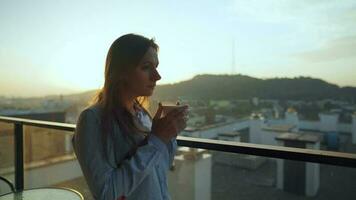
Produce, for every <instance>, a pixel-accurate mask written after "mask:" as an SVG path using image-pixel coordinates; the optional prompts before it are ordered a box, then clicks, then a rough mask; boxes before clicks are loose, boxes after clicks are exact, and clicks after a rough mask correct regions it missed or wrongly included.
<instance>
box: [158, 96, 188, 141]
mask: <svg viewBox="0 0 356 200" xmlns="http://www.w3.org/2000/svg"><path fill="white" fill-rule="evenodd" d="M162 111H163V107H162V104H161V103H159V104H158V110H157V112H156V114H155V116H154V118H153V121H152V129H151V131H152V134H155V135H156V136H157V137H159V138H160V139H161V140H162V141H163V142H165V143H168V142H169V141H170V140H171V139H172V138H173V137H176V136H177V135H178V133H179V132H181V131H182V130H184V129H185V127H186V126H187V111H188V106H184V109H174V110H172V111H171V112H169V113H168V114H167V115H166V116H164V117H162V118H161V114H162Z"/></svg>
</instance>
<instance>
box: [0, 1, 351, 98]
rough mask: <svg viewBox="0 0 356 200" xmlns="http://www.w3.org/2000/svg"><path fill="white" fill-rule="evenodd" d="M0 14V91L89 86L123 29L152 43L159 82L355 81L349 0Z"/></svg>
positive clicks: (54, 5) (46, 4) (88, 6)
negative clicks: (204, 78) (209, 78)
mask: <svg viewBox="0 0 356 200" xmlns="http://www.w3.org/2000/svg"><path fill="white" fill-rule="evenodd" d="M0 11H1V12H0V24H1V27H2V31H1V32H0V43H1V44H2V45H1V46H0V73H1V75H2V78H1V79H0V96H19V97H20V96H22V97H28V96H43V95H51V94H60V93H61V94H70V93H75V92H80V91H86V90H90V89H98V88H100V87H101V85H102V83H103V70H104V61H105V56H106V53H107V50H108V48H109V46H110V44H111V42H112V41H113V40H115V39H116V38H117V37H118V36H120V35H122V34H125V33H130V32H133V33H138V34H142V35H145V36H147V37H154V38H156V41H157V43H158V44H159V45H160V52H159V59H160V66H159V71H160V73H161V75H162V80H161V81H159V82H158V83H159V84H166V83H176V82H180V81H183V80H188V79H190V78H192V77H193V76H195V75H197V74H231V73H234V74H244V75H249V76H253V77H257V78H273V77H289V78H292V77H297V76H310V77H313V78H320V79H323V80H325V81H327V82H330V83H334V84H337V85H340V86H356V80H355V78H354V77H356V71H355V70H354V68H355V63H356V56H355V55H356V53H355V52H356V28H354V26H353V22H354V21H355V20H356V2H354V1H351V0H347V1H342V2H337V1H330V2H324V1H313V2H312V3H311V2H310V1H283V2H282V1H274V0H271V1H263V2H259V1H248V2H246V1H238V0H236V1H233V0H231V1H224V2H214V1H196V2H179V3H177V2H175V3H172V2H166V1H149V2H148V3H146V4H143V3H140V2H138V1H132V2H125V3H124V2H123V1H103V2H100V3H99V2H86V1H85V2H84V1H77V2H70V1H60V2H55V1H52V2H50V1H31V2H20V1H18V2H17V1H6V0H5V1H2V2H1V3H0ZM183 11H184V13H183ZM197 11H199V12H197ZM233 63H234V64H233ZM232 65H234V66H232ZM177 70H179V71H177Z"/></svg>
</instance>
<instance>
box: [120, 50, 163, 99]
mask: <svg viewBox="0 0 356 200" xmlns="http://www.w3.org/2000/svg"><path fill="white" fill-rule="evenodd" d="M157 67H158V56H157V51H156V50H155V49H154V48H152V47H149V49H148V50H147V52H146V53H145V55H144V56H143V58H142V60H141V61H140V63H139V64H138V66H137V67H136V68H135V69H134V70H133V71H132V72H131V73H130V74H129V75H128V76H127V77H126V83H127V86H128V88H127V89H128V91H127V92H129V93H131V94H132V95H133V96H135V97H137V96H151V95H152V93H153V90H154V88H155V86H156V82H157V81H158V80H160V79H161V76H160V75H159V73H158V71H157Z"/></svg>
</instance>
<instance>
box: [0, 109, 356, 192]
mask: <svg viewBox="0 0 356 200" xmlns="http://www.w3.org/2000/svg"><path fill="white" fill-rule="evenodd" d="M0 122H6V123H12V124H14V130H15V145H14V147H15V189H16V190H23V188H24V161H23V126H24V125H27V126H35V127H42V128H48V129H55V130H62V131H72V132H74V131H75V125H74V124H66V123H57V122H47V121H39V120H30V119H22V118H13V117H1V116H0ZM177 142H178V145H179V146H185V147H192V148H202V149H207V150H215V151H221V152H231V153H241V154H249V155H256V156H264V157H269V158H281V159H288V160H295V161H306V162H314V163H320V164H331V165H338V166H344V167H353V168H356V154H351V153H342V152H332V151H322V150H313V149H301V148H290V147H282V146H271V145H262V144H251V143H242V142H230V141H220V140H211V139H202V138H192V137H183V136H178V138H177Z"/></svg>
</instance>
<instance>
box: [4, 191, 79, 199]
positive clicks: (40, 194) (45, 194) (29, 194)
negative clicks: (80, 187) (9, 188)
mask: <svg viewBox="0 0 356 200" xmlns="http://www.w3.org/2000/svg"><path fill="white" fill-rule="evenodd" d="M48 199H50V200H57V199H58V200H67V199H68V200H72V199H73V200H83V199H84V198H83V196H82V195H81V194H80V193H79V192H77V191H75V190H73V189H68V188H35V189H28V190H23V191H22V192H15V193H9V194H5V195H3V196H0V200H48Z"/></svg>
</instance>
